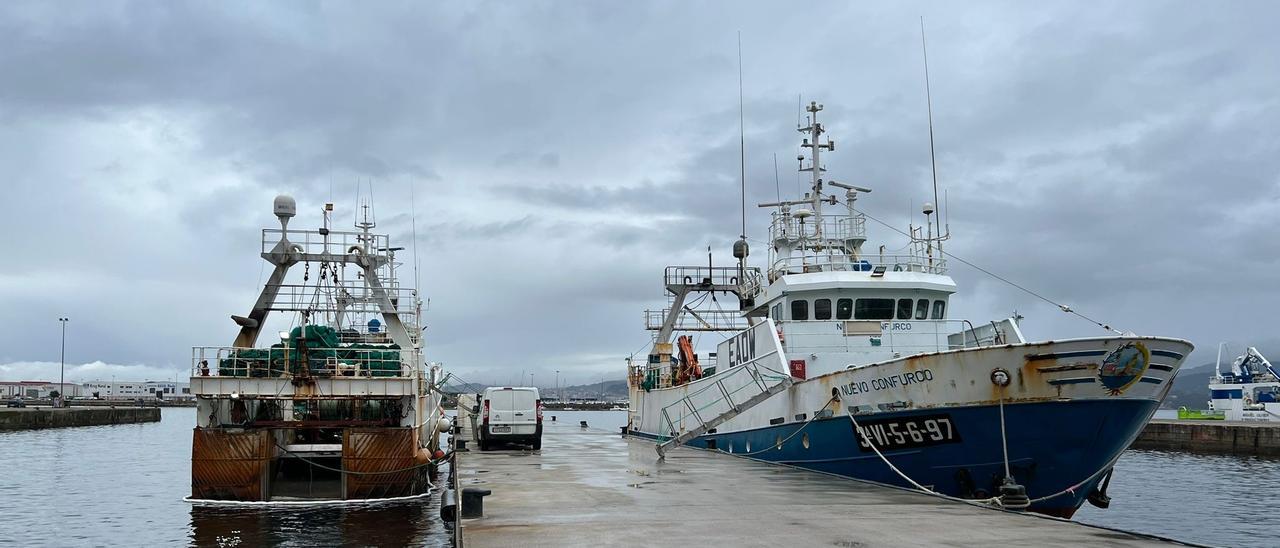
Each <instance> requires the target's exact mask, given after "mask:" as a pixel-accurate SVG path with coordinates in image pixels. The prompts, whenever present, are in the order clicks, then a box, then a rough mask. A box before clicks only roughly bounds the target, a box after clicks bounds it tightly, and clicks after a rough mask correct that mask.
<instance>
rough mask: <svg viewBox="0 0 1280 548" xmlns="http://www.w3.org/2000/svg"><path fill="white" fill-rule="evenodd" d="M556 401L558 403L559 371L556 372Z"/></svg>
mask: <svg viewBox="0 0 1280 548" xmlns="http://www.w3.org/2000/svg"><path fill="white" fill-rule="evenodd" d="M556 401H560V370H559V369H557V370H556Z"/></svg>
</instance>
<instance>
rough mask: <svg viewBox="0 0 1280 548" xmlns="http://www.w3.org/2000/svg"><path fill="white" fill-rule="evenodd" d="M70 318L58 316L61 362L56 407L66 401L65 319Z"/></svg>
mask: <svg viewBox="0 0 1280 548" xmlns="http://www.w3.org/2000/svg"><path fill="white" fill-rule="evenodd" d="M68 320H70V318H58V321H59V322H61V323H62V363H61V365H60V366H59V367H58V400H59V401H58V407H62V406H63V402H65V401H67V387H66V385H65V381H66V372H67V321H68Z"/></svg>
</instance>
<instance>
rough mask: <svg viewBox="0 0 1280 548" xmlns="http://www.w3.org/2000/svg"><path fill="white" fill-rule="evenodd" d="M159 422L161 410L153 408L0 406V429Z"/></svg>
mask: <svg viewBox="0 0 1280 548" xmlns="http://www.w3.org/2000/svg"><path fill="white" fill-rule="evenodd" d="M159 421H160V409H159V408H156V407H71V408H64V409H54V408H47V407H41V408H33V407H26V408H14V409H9V408H3V409H0V431H5V430H31V429H36V428H65V427H69V426H99V425H104V424H133V423H140V422H159Z"/></svg>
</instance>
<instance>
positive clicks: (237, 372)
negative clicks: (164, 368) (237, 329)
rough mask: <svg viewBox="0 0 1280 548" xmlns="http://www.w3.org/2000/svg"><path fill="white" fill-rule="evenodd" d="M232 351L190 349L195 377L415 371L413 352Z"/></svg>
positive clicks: (396, 375) (387, 374)
mask: <svg viewBox="0 0 1280 548" xmlns="http://www.w3.org/2000/svg"><path fill="white" fill-rule="evenodd" d="M302 354H303V352H301V351H299V350H298V349H297V348H279V347H278V348H233V347H225V346H197V347H194V348H192V349H191V376H192V377H240V378H247V377H255V378H293V377H297V376H300V375H302V374H303V372H304V371H305V372H306V374H307V375H309V376H311V377H348V378H349V377H356V378H412V377H413V376H414V373H415V371H416V368H415V366H414V364H413V362H412V361H410V360H408V359H405V358H411V357H412V356H413V351H412V350H404V349H396V348H350V347H344V348H308V349H307V350H306V352H305V354H306V356H305V357H304V356H303V355H302Z"/></svg>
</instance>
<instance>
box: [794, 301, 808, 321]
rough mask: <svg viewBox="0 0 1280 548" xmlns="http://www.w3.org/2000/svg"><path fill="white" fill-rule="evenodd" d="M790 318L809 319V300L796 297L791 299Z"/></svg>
mask: <svg viewBox="0 0 1280 548" xmlns="http://www.w3.org/2000/svg"><path fill="white" fill-rule="evenodd" d="M791 319H793V320H807V319H809V301H806V300H804V299H796V300H794V301H791Z"/></svg>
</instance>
